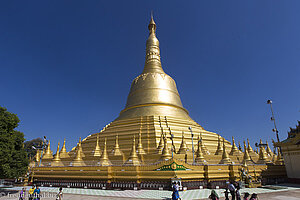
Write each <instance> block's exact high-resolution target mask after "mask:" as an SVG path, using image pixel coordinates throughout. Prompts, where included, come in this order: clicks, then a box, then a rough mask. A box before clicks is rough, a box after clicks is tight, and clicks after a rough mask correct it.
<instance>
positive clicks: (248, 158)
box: [243, 140, 251, 164]
mask: <svg viewBox="0 0 300 200" xmlns="http://www.w3.org/2000/svg"><path fill="white" fill-rule="evenodd" d="M249 162H251V158H250V156H249V153H248V149H247V146H246V142H245V140H244V158H243V163H246V164H247V163H249Z"/></svg>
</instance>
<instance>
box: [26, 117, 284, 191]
mask: <svg viewBox="0 0 300 200" xmlns="http://www.w3.org/2000/svg"><path fill="white" fill-rule="evenodd" d="M189 127H191V129H189ZM190 130H191V131H192V132H191V131H190ZM192 134H193V138H192ZM105 138H106V139H105ZM201 138H202V139H201ZM97 141H98V142H97ZM105 141H106V143H105ZM222 141H223V138H221V137H220V136H219V135H218V134H216V133H212V132H209V131H206V130H204V129H203V128H202V127H201V126H200V125H199V124H197V123H196V122H195V121H193V120H187V119H185V120H183V119H179V118H174V117H166V116H146V117H138V118H131V119H123V120H122V119H121V120H115V121H114V122H112V123H110V124H109V125H107V126H106V127H105V128H104V129H103V130H102V131H101V132H100V133H99V134H93V135H90V136H88V137H87V138H85V139H84V140H82V142H81V141H80V142H79V143H78V145H77V147H75V148H73V149H72V151H70V152H69V153H68V155H69V156H68V158H60V161H59V162H58V161H53V160H51V159H43V160H42V165H41V166H40V167H34V168H33V169H32V172H33V173H32V174H33V181H34V183H35V184H38V185H43V186H50V185H52V186H66V187H67V186H69V187H87V188H101V189H104V188H105V189H111V188H123V189H134V188H137V189H169V187H170V183H171V181H172V180H180V181H181V182H182V186H183V187H187V189H193V188H199V187H200V186H202V187H210V186H211V187H214V186H219V187H222V186H225V182H226V181H228V180H236V181H239V180H241V179H242V171H243V170H244V171H246V172H247V176H248V177H250V176H251V181H250V180H248V181H250V182H258V181H260V183H261V182H264V183H271V182H272V181H274V182H280V181H282V180H284V179H285V177H286V173H285V168H284V165H276V164H275V160H274V158H273V157H271V155H268V154H266V155H265V157H263V156H259V155H258V154H257V153H256V152H254V151H253V150H252V148H251V147H250V152H249V151H248V149H249V146H248V149H246V151H247V152H248V155H249V158H246V159H245V155H244V154H245V153H244V152H242V151H240V150H239V149H238V148H237V147H236V146H235V144H234V142H233V144H232V145H231V143H230V142H228V141H226V140H224V141H223V142H222ZM116 144H117V145H116ZM97 145H98V147H100V151H101V153H98V154H97V153H95V151H98V150H99V148H98V150H96V149H97V148H96V147H97ZM193 146H194V156H193V148H192V147H193ZM105 150H106V154H105V153H104V151H105ZM224 150H225V152H224ZM133 151H134V152H133ZM172 152H173V153H172ZM262 153H263V152H262ZM79 154H80V156H79ZM216 154H217V155H216ZM106 155H107V156H106ZM193 157H194V159H193ZM257 163H260V164H257ZM280 164H282V163H280Z"/></svg>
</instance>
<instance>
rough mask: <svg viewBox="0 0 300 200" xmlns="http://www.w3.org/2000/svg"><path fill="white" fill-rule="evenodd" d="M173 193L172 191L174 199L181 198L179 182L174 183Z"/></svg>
mask: <svg viewBox="0 0 300 200" xmlns="http://www.w3.org/2000/svg"><path fill="white" fill-rule="evenodd" d="M172 189H173V193H172V200H177V199H180V198H179V185H178V183H177V182H174V183H173V188H172Z"/></svg>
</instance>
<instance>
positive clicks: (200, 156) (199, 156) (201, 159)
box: [195, 136, 206, 164]
mask: <svg viewBox="0 0 300 200" xmlns="http://www.w3.org/2000/svg"><path fill="white" fill-rule="evenodd" d="M201 143H202V139H200V138H199V136H198V147H197V151H196V159H195V162H196V163H201V164H202V163H204V162H206V161H205V159H204V156H203V152H202V148H201V147H202V145H201Z"/></svg>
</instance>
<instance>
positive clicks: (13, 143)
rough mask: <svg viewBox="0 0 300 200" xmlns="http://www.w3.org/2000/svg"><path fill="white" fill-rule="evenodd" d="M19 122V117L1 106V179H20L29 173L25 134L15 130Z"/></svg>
mask: <svg viewBox="0 0 300 200" xmlns="http://www.w3.org/2000/svg"><path fill="white" fill-rule="evenodd" d="M19 122H20V120H19V118H18V117H17V115H15V114H13V113H10V112H8V111H7V110H6V108H3V107H1V106H0V178H18V177H20V176H22V175H24V174H25V173H26V171H27V167H28V163H29V161H28V159H27V153H26V151H25V149H24V134H23V133H22V132H20V131H17V130H15V128H17V127H18V125H19Z"/></svg>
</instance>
